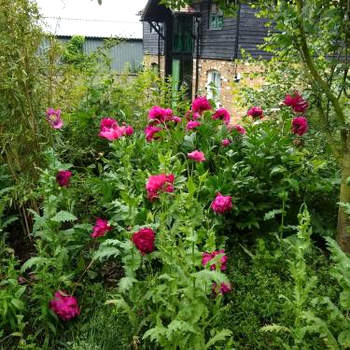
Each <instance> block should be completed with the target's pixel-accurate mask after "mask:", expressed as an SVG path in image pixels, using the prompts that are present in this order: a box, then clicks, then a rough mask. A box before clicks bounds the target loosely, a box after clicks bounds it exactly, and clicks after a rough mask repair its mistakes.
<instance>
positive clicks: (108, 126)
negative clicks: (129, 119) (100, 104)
mask: <svg viewBox="0 0 350 350" xmlns="http://www.w3.org/2000/svg"><path fill="white" fill-rule="evenodd" d="M124 135H125V128H124V127H120V126H119V125H118V122H117V121H116V120H115V119H113V118H102V119H101V124H100V132H99V134H98V136H100V137H103V138H105V139H107V140H109V141H114V140H116V139H119V138H121V137H122V136H124Z"/></svg>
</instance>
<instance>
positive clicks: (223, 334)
mask: <svg viewBox="0 0 350 350" xmlns="http://www.w3.org/2000/svg"><path fill="white" fill-rule="evenodd" d="M231 335H232V332H231V331H230V330H229V329H222V330H221V331H220V332H218V333H216V334H215V335H214V337H212V338H211V339H210V340H209V341H208V343H207V344H206V345H205V349H209V348H210V347H211V346H212V345H214V344H215V343H217V342H219V341H224V340H226V338H227V337H230V336H231Z"/></svg>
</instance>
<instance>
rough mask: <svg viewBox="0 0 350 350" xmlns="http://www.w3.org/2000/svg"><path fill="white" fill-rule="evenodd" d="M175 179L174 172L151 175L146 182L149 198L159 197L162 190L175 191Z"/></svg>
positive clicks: (151, 199)
mask: <svg viewBox="0 0 350 350" xmlns="http://www.w3.org/2000/svg"><path fill="white" fill-rule="evenodd" d="M174 180H175V176H174V175H173V174H169V175H166V174H159V175H152V176H150V177H149V178H148V181H147V184H146V191H147V198H148V200H150V201H153V200H155V199H157V198H158V196H159V193H160V192H168V193H171V192H174V185H173V184H174Z"/></svg>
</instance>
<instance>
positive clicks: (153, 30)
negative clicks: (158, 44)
mask: <svg viewBox="0 0 350 350" xmlns="http://www.w3.org/2000/svg"><path fill="white" fill-rule="evenodd" d="M152 25H153V26H154V27H156V28H158V26H159V31H160V32H161V33H163V23H161V22H152ZM152 25H151V23H150V24H149V32H150V34H155V33H157V32H156V31H155V29H154V28H153V26H152Z"/></svg>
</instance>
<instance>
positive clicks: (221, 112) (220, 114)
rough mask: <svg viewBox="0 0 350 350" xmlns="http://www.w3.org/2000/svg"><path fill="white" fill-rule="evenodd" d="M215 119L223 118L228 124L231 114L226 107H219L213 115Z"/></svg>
mask: <svg viewBox="0 0 350 350" xmlns="http://www.w3.org/2000/svg"><path fill="white" fill-rule="evenodd" d="M212 118H213V119H220V120H223V121H224V123H225V124H226V125H228V124H229V123H230V120H231V116H230V113H229V112H228V111H227V109H225V108H219V109H218V110H217V111H216V112H215V113H214V114H213V115H212Z"/></svg>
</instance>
